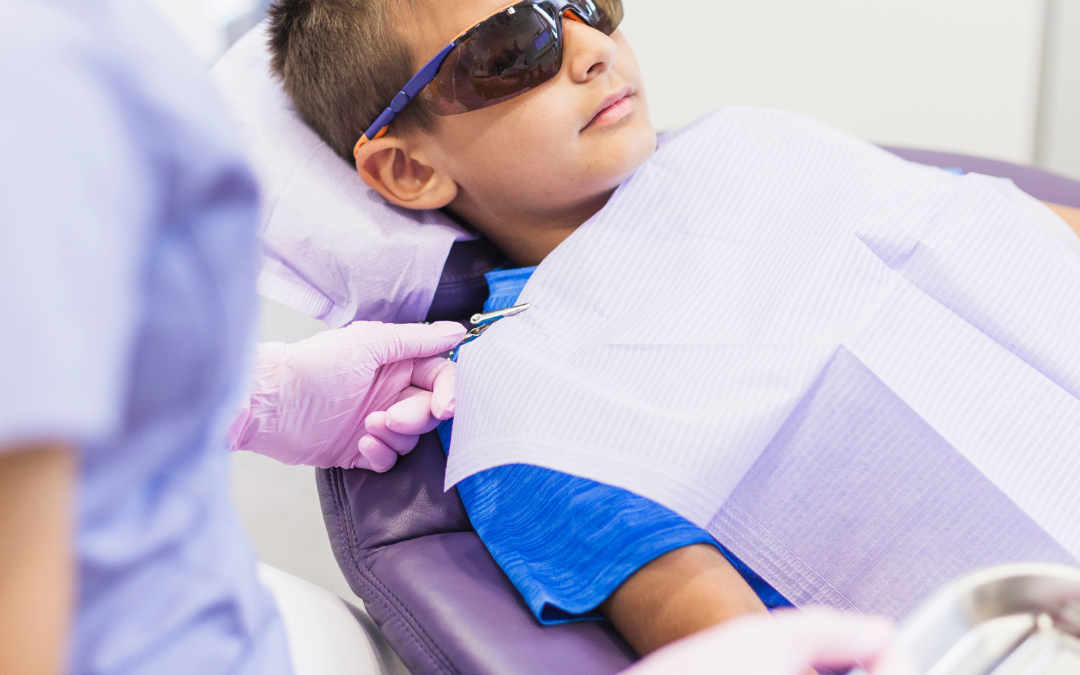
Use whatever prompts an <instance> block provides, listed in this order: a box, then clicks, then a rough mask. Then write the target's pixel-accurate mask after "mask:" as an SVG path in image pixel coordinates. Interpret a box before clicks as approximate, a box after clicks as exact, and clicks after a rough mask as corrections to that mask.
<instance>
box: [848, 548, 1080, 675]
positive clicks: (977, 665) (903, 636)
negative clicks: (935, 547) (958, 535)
mask: <svg viewBox="0 0 1080 675" xmlns="http://www.w3.org/2000/svg"><path fill="white" fill-rule="evenodd" d="M899 641H900V646H901V648H902V649H904V650H905V651H906V652H907V653H908V655H909V656H910V657H911V658H912V660H913V661H914V663H915V665H916V667H917V669H918V672H919V673H921V674H922V675H1080V569H1077V568H1073V567H1064V566H1061V565H1044V564H1023V565H1006V566H1004V567H995V568H993V569H989V570H985V571H983V572H977V573H975V574H972V575H971V576H968V577H965V578H963V579H961V580H959V581H957V582H954V583H952V584H950V585H948V586H946V587H945V588H944V589H942V590H941V591H939V592H938V593H937V594H936V595H934V596H933V597H932V598H930V600H929V601H927V602H926V604H924V605H923V606H922V608H920V609H919V610H918V611H917V612H915V614H913V615H912V616H911V618H909V619H908V620H907V621H906V622H904V625H903V628H902V630H901V632H900V638H899ZM855 673H863V671H855ZM853 675H854V674H853ZM863 675H865V673H863Z"/></svg>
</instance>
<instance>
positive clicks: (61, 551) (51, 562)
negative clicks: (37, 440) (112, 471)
mask: <svg viewBox="0 0 1080 675" xmlns="http://www.w3.org/2000/svg"><path fill="white" fill-rule="evenodd" d="M74 472H75V471H74V460H73V457H72V453H71V452H70V451H69V450H68V449H66V448H64V447H62V446H26V447H18V448H0V673H4V675H53V674H55V675H59V673H60V672H61V671H62V670H63V665H64V653H65V649H64V645H65V642H66V640H65V638H66V634H67V629H68V621H69V617H70V613H71V605H72V598H73V589H74V586H75V583H74V582H75V579H74V563H73V561H72V553H71V551H72V547H71V538H72V533H71V522H72V514H71V511H72V508H73V507H72V504H71V497H72V492H73V483H74Z"/></svg>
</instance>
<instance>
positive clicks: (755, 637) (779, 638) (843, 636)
mask: <svg viewBox="0 0 1080 675" xmlns="http://www.w3.org/2000/svg"><path fill="white" fill-rule="evenodd" d="M895 635H896V628H895V626H893V624H892V623H890V622H889V621H887V620H885V619H878V618H872V617H863V616H854V615H850V614H841V613H839V612H835V611H832V610H827V609H807V610H804V611H783V612H776V613H774V614H771V615H766V614H762V615H752V616H746V617H743V618H739V619H733V620H731V621H728V622H727V623H725V624H723V625H722V626H717V627H716V628H713V629H711V630H708V631H705V632H702V633H699V634H698V635H694V636H692V637H689V638H686V639H685V640H681V641H679V642H676V643H674V644H672V645H669V646H667V647H665V648H664V649H660V650H658V651H656V652H654V653H653V654H651V655H649V656H648V657H646V658H645V659H643V660H641V661H640V662H638V663H637V664H635V665H634V666H633V667H631V668H630V669H629V670H626V671H623V673H622V675H675V674H676V673H678V674H679V675H746V673H754V675H805V674H806V673H808V672H813V671H812V670H809V669H810V668H814V667H816V668H830V669H845V668H850V667H852V666H855V665H858V664H862V665H863V667H864V668H866V670H867V672H869V673H871V675H916V673H915V670H914V668H912V667H911V665H910V664H909V663H908V662H907V660H906V659H904V658H903V657H902V656H901V655H900V654H898V653H897V652H895V651H894V650H893V648H892V645H893V640H894V638H895Z"/></svg>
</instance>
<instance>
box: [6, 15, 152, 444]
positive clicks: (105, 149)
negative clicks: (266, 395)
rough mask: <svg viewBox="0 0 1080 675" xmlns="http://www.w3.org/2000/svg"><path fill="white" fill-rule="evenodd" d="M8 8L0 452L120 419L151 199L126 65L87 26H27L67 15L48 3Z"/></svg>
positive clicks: (97, 429)
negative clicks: (114, 60) (128, 99)
mask: <svg viewBox="0 0 1080 675" xmlns="http://www.w3.org/2000/svg"><path fill="white" fill-rule="evenodd" d="M43 4H44V3H43ZM27 5H30V6H27ZM14 11H15V13H16V14H17V15H21V14H27V15H28V16H13V17H12V16H9V17H6V19H5V22H4V25H3V27H0V87H2V89H3V95H2V96H0V349H2V350H3V352H2V354H0V452H3V449H4V448H7V449H9V450H10V449H12V448H15V447H18V446H20V445H23V444H28V443H35V442H41V441H59V442H67V443H70V444H73V445H77V444H80V443H85V442H93V441H96V440H98V439H103V438H105V437H107V436H108V435H109V434H110V433H111V432H113V431H114V430H115V429H116V428H117V427H118V425H119V423H120V419H119V418H120V416H121V412H120V411H121V410H122V403H123V401H122V399H123V395H124V383H125V380H126V376H127V372H126V371H127V365H128V361H129V358H128V356H129V354H128V352H129V349H130V345H131V343H132V332H133V323H134V318H135V313H136V311H137V307H136V305H137V298H136V289H137V284H138V277H139V259H140V258H141V257H142V256H141V254H140V248H141V247H142V245H143V241H144V239H145V233H144V232H143V231H142V228H143V226H142V224H143V223H145V222H147V218H146V213H147V212H148V210H149V209H150V208H151V205H152V203H153V202H154V201H155V198H154V196H153V195H152V194H151V193H152V189H151V187H150V184H149V181H148V179H147V178H146V176H147V175H149V174H150V172H149V171H148V170H147V168H146V167H145V166H141V165H142V164H144V162H143V161H142V160H141V159H140V156H139V153H138V152H136V150H135V148H134V147H133V144H132V143H131V141H130V138H131V136H130V132H129V128H130V125H132V124H135V123H137V118H138V115H137V111H133V110H130V111H129V110H125V109H124V104H123V101H124V91H123V89H124V84H123V73H122V71H121V69H120V68H119V67H115V69H114V66H113V64H110V63H109V61H108V58H107V57H105V56H103V55H100V54H98V53H94V52H93V51H92V50H91V48H90V47H85V48H82V47H80V46H79V45H89V44H92V41H91V40H90V39H89V36H87V35H81V34H80V31H85V30H86V29H85V28H79V27H78V26H76V25H73V24H71V23H70V22H68V23H67V25H64V29H63V30H53V31H51V32H48V33H46V32H44V31H35V30H34V26H41V25H52V26H57V25H62V24H63V23H64V22H65V21H67V19H65V18H64V17H63V16H61V15H58V16H55V17H49V16H41V14H42V13H48V12H49V11H51V10H50V9H49V8H48V7H35V6H33V5H32V4H30V3H22V4H20V5H16V9H15V10H14ZM50 21H51V22H52V23H51V24H50ZM57 22H59V23H57ZM58 38H59V39H58ZM97 39H98V40H100V36H99V37H98V38H97ZM27 55H32V56H33V58H31V59H28V58H27ZM27 64H32V65H30V66H28V65H27Z"/></svg>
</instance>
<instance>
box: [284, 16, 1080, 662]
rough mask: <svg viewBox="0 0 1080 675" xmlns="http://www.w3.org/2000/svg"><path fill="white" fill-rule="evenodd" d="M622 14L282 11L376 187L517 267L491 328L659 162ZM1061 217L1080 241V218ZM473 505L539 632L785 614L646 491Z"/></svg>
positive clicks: (496, 302)
mask: <svg viewBox="0 0 1080 675" xmlns="http://www.w3.org/2000/svg"><path fill="white" fill-rule="evenodd" d="M622 12H623V8H622V4H621V2H620V0H574V1H571V2H566V1H552V2H523V3H519V4H516V5H513V6H511V7H507V6H506V3H505V2H504V1H503V0H412V1H410V2H405V1H404V0H396V1H395V0H279V2H278V3H277V5H276V6H275V7H274V8H273V10H272V12H271V18H272V31H271V34H272V41H271V49H272V53H273V56H274V61H273V66H274V70H275V72H276V74H277V75H278V76H279V77H280V78H281V80H282V82H283V85H284V88H285V90H286V91H287V92H288V93H289V95H290V96H291V98H292V100H293V101H294V103H295V105H296V107H297V109H298V110H299V112H300V114H301V115H302V116H303V118H304V119H305V120H306V121H307V122H308V124H310V125H311V126H312V127H313V128H314V129H315V130H316V131H317V132H318V133H319V135H320V136H321V137H322V138H323V139H324V140H325V141H326V142H327V143H328V144H329V145H330V146H331V147H332V148H333V149H334V150H335V151H336V152H337V153H338V154H339V155H341V157H342V158H343V159H344V160H345V161H348V162H350V163H353V162H355V165H356V167H357V169H358V170H359V172H360V174H361V175H362V176H363V178H364V181H365V182H366V183H367V184H368V185H369V186H371V187H372V188H374V189H375V190H377V191H378V192H379V193H380V194H382V195H383V196H384V197H385V198H386V199H387V200H388V201H389V202H391V203H393V204H396V205H398V206H401V207H404V208H409V209H446V210H448V211H449V212H451V213H452V214H454V215H455V216H456V217H457V218H458V219H459V220H461V221H462V222H464V223H466V224H467V225H469V226H471V227H472V228H474V229H475V230H477V231H478V232H479V233H481V234H482V235H484V236H485V237H486V238H488V239H489V240H491V241H492V242H494V243H495V244H496V245H497V246H498V247H499V248H500V249H501V250H502V251H503V252H504V253H505V254H506V255H507V256H508V258H509V259H510V260H511V261H512V262H513V264H514V265H515V266H516V267H515V268H513V269H504V270H499V271H496V272H494V273H492V274H491V275H489V283H490V285H491V296H490V297H489V299H488V302H487V305H486V307H485V310H486V311H492V310H497V309H502V308H506V307H508V306H511V305H513V304H515V301H516V300H517V297H518V294H519V293H520V292H521V290H522V288H523V287H524V285H525V283H526V281H528V279H529V277H530V275H531V274H532V272H533V270H534V269H535V266H536V265H538V264H539V263H540V262H542V261H543V260H544V259H545V257H547V256H548V254H550V253H551V252H552V251H553V250H555V248H556V247H558V246H559V245H560V244H561V243H562V242H563V241H564V240H565V239H567V237H569V236H570V235H571V234H572V233H573V232H574V231H575V230H576V229H577V228H578V227H579V226H581V225H582V224H583V223H585V222H586V221H587V220H589V219H590V218H591V217H593V216H594V215H595V214H597V213H598V212H600V211H601V210H602V209H604V207H605V205H606V204H607V202H608V200H609V198H610V197H611V196H612V194H613V192H614V191H615V189H616V188H617V187H618V186H619V185H620V184H622V183H623V182H624V181H625V180H626V179H627V178H628V177H630V176H631V175H632V174H633V173H634V172H635V170H637V169H638V168H639V167H640V166H641V165H642V164H643V163H645V162H646V161H647V160H648V159H649V158H650V156H651V155H652V154H653V152H654V151H655V149H656V146H657V137H656V134H655V132H654V130H653V128H652V126H651V124H650V122H649V116H648V109H647V104H646V98H645V92H644V89H643V86H642V83H641V77H640V73H639V70H638V66H637V64H636V62H635V60H634V56H633V53H632V51H631V49H630V46H629V45H628V44H627V42H626V40H625V38H624V37H623V36H622V34H621V33H620V32H619V31H618V30H617V29H618V24H619V21H620V20H621V18H622ZM461 31H466V32H465V33H461ZM455 36H457V37H456V38H455ZM452 40H453V41H454V42H453V43H451V41H452ZM448 43H449V44H448ZM433 56H434V59H433V58H432V57H433ZM440 66H441V67H440ZM414 75H415V77H414ZM402 91H404V93H401V92H402ZM417 98H418V99H420V100H419V101H415V102H413V101H414V99H417ZM391 102H392V103H391ZM388 104H389V105H390V107H389V108H387V107H386V106H387V105H388ZM357 139H360V140H359V142H357ZM1051 208H1054V209H1055V210H1056V211H1057V212H1058V214H1059V215H1061V216H1062V218H1063V219H1065V220H1067V221H1068V222H1069V223H1070V224H1071V225H1072V227H1073V228H1074V229H1075V230H1076V231H1077V232H1080V211H1077V210H1070V209H1067V208H1064V207H1053V206H1051ZM442 431H443V432H444V433H443V440H444V445H448V441H449V430H448V429H444V430H442ZM459 490H460V493H461V496H462V499H463V501H464V503H465V505H466V507H467V509H468V511H469V515H470V517H471V519H472V521H473V524H474V526H475V528H476V530H477V532H478V533H479V534H480V536H481V537H482V538H483V540H484V542H485V544H486V545H487V546H488V548H489V549H490V550H491V552H492V554H493V556H494V557H495V559H496V560H497V561H498V562H499V564H500V565H501V566H502V568H503V569H504V570H505V571H506V573H507V574H508V576H509V577H510V578H511V580H512V581H513V582H514V583H515V585H516V586H517V588H518V589H519V590H520V591H521V592H522V594H523V595H524V597H525V599H526V601H527V602H528V604H529V606H530V608H531V609H532V610H533V612H534V613H535V615H536V616H537V618H538V619H539V620H540V621H542V622H560V621H570V620H575V619H581V618H592V617H596V616H606V617H607V618H609V619H610V620H611V621H612V622H613V623H614V624H615V626H616V627H617V628H618V629H619V630H620V632H621V633H622V634H623V635H624V636H625V637H626V638H627V640H628V641H629V642H630V644H631V645H632V646H633V647H634V648H635V649H636V650H637V651H638V652H639V653H641V654H645V653H648V652H651V651H653V650H655V649H656V648H658V647H660V646H662V645H664V644H667V643H669V642H672V641H674V640H677V639H679V638H681V637H684V636H686V635H689V634H691V633H694V632H697V631H699V630H701V629H703V628H706V627H708V626H711V625H714V624H717V623H720V622H723V621H725V620H727V619H729V618H731V617H734V616H737V615H740V614H746V613H751V612H762V611H766V609H767V608H775V607H781V606H786V605H788V604H790V603H788V602H787V600H786V599H785V598H784V597H782V596H781V595H780V594H779V593H777V592H776V591H775V590H774V589H773V588H771V587H770V586H769V584H767V583H766V582H765V581H764V580H763V579H761V578H760V577H759V576H758V575H757V574H755V573H754V571H753V570H751V569H749V568H748V567H747V566H746V565H744V564H742V562H740V561H739V560H738V559H737V558H736V557H735V556H734V555H732V554H731V553H730V552H729V551H727V550H726V549H725V548H724V546H723V542H718V541H716V540H715V539H714V538H713V537H712V536H710V535H709V533H707V532H706V531H704V530H702V529H701V528H699V527H697V526H695V525H693V524H692V523H690V522H689V521H687V520H686V519H684V518H682V517H680V516H678V515H677V514H675V513H674V512H672V511H671V510H669V509H667V508H665V507H663V506H660V505H659V504H657V503H655V502H652V501H650V500H648V499H645V498H643V497H640V496H637V495H635V494H633V493H631V492H628V491H625V490H622V489H618V488H615V487H611V486H608V485H604V484H601V483H597V482H593V481H589V480H585V479H582V478H578V477H574V476H571V475H568V474H565V473H559V472H556V471H552V470H548V469H543V468H539V467H536V466H526V465H511V466H505V467H499V468H495V469H490V470H487V471H484V472H482V473H480V474H477V475H475V476H473V477H471V478H468V479H466V480H465V481H463V482H462V483H460V484H459Z"/></svg>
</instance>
